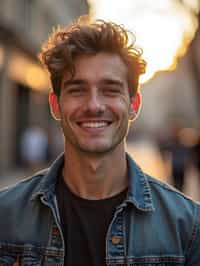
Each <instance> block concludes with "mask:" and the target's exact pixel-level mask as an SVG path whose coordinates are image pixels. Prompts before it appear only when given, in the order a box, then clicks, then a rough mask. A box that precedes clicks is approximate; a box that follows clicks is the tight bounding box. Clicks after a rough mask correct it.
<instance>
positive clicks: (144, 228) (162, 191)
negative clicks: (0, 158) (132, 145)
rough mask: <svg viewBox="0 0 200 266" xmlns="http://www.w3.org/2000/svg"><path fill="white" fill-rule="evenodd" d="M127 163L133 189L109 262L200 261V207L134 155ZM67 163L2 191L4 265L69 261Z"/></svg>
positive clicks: (109, 242)
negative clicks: (61, 178) (63, 218)
mask: <svg viewBox="0 0 200 266" xmlns="http://www.w3.org/2000/svg"><path fill="white" fill-rule="evenodd" d="M127 162H128V167H129V190H128V193H127V198H126V199H125V200H124V202H123V203H122V204H121V205H120V206H118V207H117V209H116V211H115V214H114V216H113V219H112V221H111V223H110V225H109V228H108V231H107V237H106V263H107V265H109V266H112V265H135V266H144V265H145V266H175V265H176V266H177V265H187V266H197V265H200V206H199V205H198V204H197V203H195V202H193V201H191V200H190V199H188V198H186V197H185V196H184V195H183V194H181V193H179V192H177V191H175V190H174V189H173V188H171V187H170V186H168V185H166V184H163V183H161V182H159V181H157V180H155V179H153V178H152V177H150V176H148V175H146V174H144V173H143V172H142V171H141V169H140V168H139V167H138V166H137V165H136V164H135V162H134V161H133V160H132V159H131V158H130V157H129V156H128V155H127ZM62 164H63V155H62V156H60V157H59V158H58V159H57V160H56V161H55V162H54V163H53V165H52V166H51V167H50V168H49V169H48V170H44V171H42V172H40V173H38V174H36V175H35V176H33V177H31V178H30V179H27V180H25V181H22V182H20V183H19V184H17V185H15V186H13V187H12V188H8V189H4V190H2V191H1V192H0V266H8V265H9V266H10V265H23V266H25V265H26V266H30V265H35V266H36V265H37V266H39V265H49V266H50V265H51V266H58V265H59V266H61V265H63V263H64V253H65V247H64V240H63V235H62V230H61V226H60V217H59V212H58V207H57V201H56V196H55V186H56V181H57V176H58V171H59V169H60V167H62ZM69 245H70V243H69Z"/></svg>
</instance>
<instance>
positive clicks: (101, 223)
mask: <svg viewBox="0 0 200 266" xmlns="http://www.w3.org/2000/svg"><path fill="white" fill-rule="evenodd" d="M126 192H127V189H126V190H124V191H122V192H121V193H119V194H117V195H115V196H113V197H110V198H106V199H101V200H88V199H83V198H80V197H78V196H76V195H75V194H73V193H72V192H71V191H70V190H69V188H68V187H67V185H66V184H65V182H64V179H63V177H60V178H59V180H58V184H57V189H56V194H57V199H58V208H59V212H60V217H61V228H62V232H63V236H64V241H65V264H64V265H65V266H104V265H106V261H105V257H106V252H105V250H106V233H107V231H108V227H109V224H110V222H111V220H112V218H113V214H114V212H115V209H116V207H117V206H119V205H120V204H121V203H122V201H123V200H124V199H125V197H126Z"/></svg>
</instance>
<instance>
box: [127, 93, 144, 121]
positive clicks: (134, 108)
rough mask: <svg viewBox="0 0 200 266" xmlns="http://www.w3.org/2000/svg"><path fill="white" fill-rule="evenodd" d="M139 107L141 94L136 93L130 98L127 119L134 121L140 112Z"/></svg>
mask: <svg viewBox="0 0 200 266" xmlns="http://www.w3.org/2000/svg"><path fill="white" fill-rule="evenodd" d="M140 106H141V94H140V93H139V92H137V93H136V94H135V95H134V96H132V97H131V106H130V112H129V119H130V120H134V119H135V118H136V116H137V114H138V112H139V110H140Z"/></svg>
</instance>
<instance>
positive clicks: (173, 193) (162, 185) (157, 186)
mask: <svg viewBox="0 0 200 266" xmlns="http://www.w3.org/2000/svg"><path fill="white" fill-rule="evenodd" d="M146 177H147V180H148V182H149V185H150V188H151V192H152V197H154V199H157V198H158V197H159V200H162V199H163V200H165V201H166V202H169V204H170V203H172V204H173V205H174V206H175V205H176V203H179V204H184V205H188V206H191V207H192V206H193V207H197V208H199V207H200V204H199V202H197V201H195V200H193V199H191V198H190V197H189V196H187V195H185V194H184V193H182V192H180V191H179V190H177V189H176V188H174V187H173V186H171V185H170V184H168V183H166V182H163V181H160V180H158V179H156V178H154V177H152V176H149V175H147V174H146ZM179 206H180V205H179ZM176 207H178V206H177V205H176Z"/></svg>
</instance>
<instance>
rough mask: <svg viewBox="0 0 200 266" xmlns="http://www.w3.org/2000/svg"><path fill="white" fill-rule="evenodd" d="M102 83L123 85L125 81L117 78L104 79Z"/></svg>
mask: <svg viewBox="0 0 200 266" xmlns="http://www.w3.org/2000/svg"><path fill="white" fill-rule="evenodd" d="M100 83H104V84H108V85H118V86H123V82H122V81H120V80H117V79H103V80H102V81H101V82H100Z"/></svg>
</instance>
